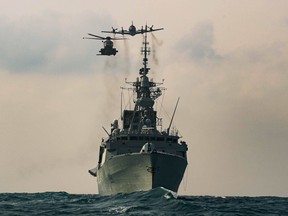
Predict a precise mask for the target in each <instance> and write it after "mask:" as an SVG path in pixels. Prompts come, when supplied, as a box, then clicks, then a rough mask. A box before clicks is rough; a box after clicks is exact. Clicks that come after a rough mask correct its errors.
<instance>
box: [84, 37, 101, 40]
mask: <svg viewBox="0 0 288 216" xmlns="http://www.w3.org/2000/svg"><path fill="white" fill-rule="evenodd" d="M83 39H93V40H102V39H101V38H89V37H83Z"/></svg>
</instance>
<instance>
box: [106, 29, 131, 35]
mask: <svg viewBox="0 0 288 216" xmlns="http://www.w3.org/2000/svg"><path fill="white" fill-rule="evenodd" d="M101 32H103V33H110V34H121V35H124V34H130V33H129V31H127V30H124V31H101Z"/></svg>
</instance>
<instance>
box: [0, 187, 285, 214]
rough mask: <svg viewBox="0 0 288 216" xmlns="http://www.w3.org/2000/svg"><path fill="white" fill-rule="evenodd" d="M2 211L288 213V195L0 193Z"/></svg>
mask: <svg viewBox="0 0 288 216" xmlns="http://www.w3.org/2000/svg"><path fill="white" fill-rule="evenodd" d="M0 215H11V216H12V215H15V216H16V215H25V216H26V215H35V216H36V215H37V216H42V215H43V216H45V215H49V216H50V215H89V216H90V215H91V216H92V215H93V216H95V215H157V216H159V215H177V216H178V215H195V216H196V215H203V216H204V215H207V216H208V215H209V216H217V215H229V216H230V215H231V216H232V215H233V216H234V215H243V216H247V215H253V216H255V215H256V216H257V215H269V216H270V215H271V216H272V215H273V216H274V215H288V198H282V197H213V196H176V195H175V194H174V193H172V192H170V191H168V190H165V189H163V188H157V189H154V190H151V191H148V192H135V193H131V194H117V195H114V196H100V195H97V194H82V195H81V194H80V195H79V194H68V193H66V192H45V193H2V194H1V193H0Z"/></svg>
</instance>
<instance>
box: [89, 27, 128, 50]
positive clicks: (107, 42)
mask: <svg viewBox="0 0 288 216" xmlns="http://www.w3.org/2000/svg"><path fill="white" fill-rule="evenodd" d="M88 35H90V36H92V38H91V37H83V39H94V40H102V42H103V45H104V48H102V49H101V50H100V51H99V52H100V53H101V54H97V55H107V56H110V55H114V56H115V55H116V53H117V52H118V50H116V49H115V48H113V41H112V40H126V39H127V38H111V37H109V36H108V37H101V36H98V35H94V34H90V33H88Z"/></svg>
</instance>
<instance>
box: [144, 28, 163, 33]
mask: <svg viewBox="0 0 288 216" xmlns="http://www.w3.org/2000/svg"><path fill="white" fill-rule="evenodd" d="M160 30H164V28H158V29H152V28H150V29H147V32H153V31H160Z"/></svg>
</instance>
